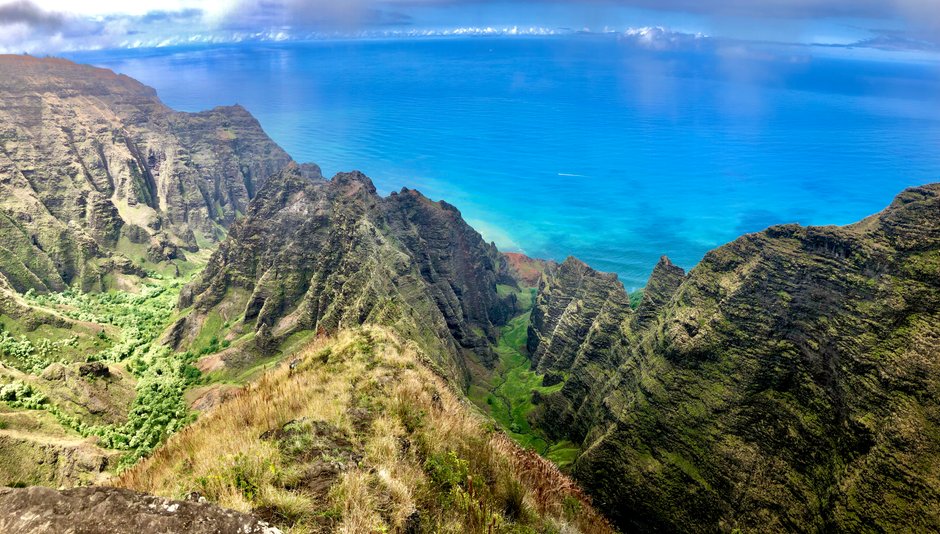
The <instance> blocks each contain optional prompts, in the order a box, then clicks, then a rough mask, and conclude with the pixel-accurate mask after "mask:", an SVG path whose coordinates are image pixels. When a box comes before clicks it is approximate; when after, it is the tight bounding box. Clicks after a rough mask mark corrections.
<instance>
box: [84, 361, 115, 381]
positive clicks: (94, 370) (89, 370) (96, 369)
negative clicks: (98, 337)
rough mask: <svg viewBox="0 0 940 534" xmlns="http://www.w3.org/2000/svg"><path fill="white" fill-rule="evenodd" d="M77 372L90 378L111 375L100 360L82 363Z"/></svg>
mask: <svg viewBox="0 0 940 534" xmlns="http://www.w3.org/2000/svg"><path fill="white" fill-rule="evenodd" d="M78 374H79V375H81V376H85V377H91V378H103V377H106V376H110V375H111V371H109V370H108V366H107V365H105V364H103V363H101V362H89V363H83V364H82V365H81V366H80V367H79V368H78Z"/></svg>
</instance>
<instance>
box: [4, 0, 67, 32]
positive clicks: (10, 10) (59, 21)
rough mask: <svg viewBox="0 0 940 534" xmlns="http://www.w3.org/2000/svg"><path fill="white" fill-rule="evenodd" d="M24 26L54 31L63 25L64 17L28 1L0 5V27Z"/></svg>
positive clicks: (22, 0) (21, 0) (18, 0)
mask: <svg viewBox="0 0 940 534" xmlns="http://www.w3.org/2000/svg"><path fill="white" fill-rule="evenodd" d="M14 24H19V25H25V26H28V27H30V28H39V29H44V30H55V29H58V28H61V27H62V26H63V25H64V24H65V15H63V14H61V13H52V12H49V11H44V10H42V9H40V8H39V6H37V5H36V4H34V3H32V2H30V1H29V0H17V1H14V2H10V3H8V4H0V26H7V25H14Z"/></svg>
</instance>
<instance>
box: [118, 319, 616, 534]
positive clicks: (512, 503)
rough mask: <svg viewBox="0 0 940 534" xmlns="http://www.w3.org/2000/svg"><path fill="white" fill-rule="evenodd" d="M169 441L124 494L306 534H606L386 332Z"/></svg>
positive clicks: (351, 336) (546, 469)
mask: <svg viewBox="0 0 940 534" xmlns="http://www.w3.org/2000/svg"><path fill="white" fill-rule="evenodd" d="M300 358H301V360H302V363H301V364H300V365H299V366H297V368H296V369H294V370H293V371H291V370H289V369H288V368H287V366H286V365H282V366H280V367H278V368H276V369H274V370H271V371H269V372H268V373H266V374H265V375H263V376H262V377H261V378H260V379H259V380H258V381H257V382H256V383H254V384H251V385H248V386H245V387H244V388H243V389H242V390H240V391H239V392H238V393H236V394H235V395H234V396H233V397H232V398H230V399H228V400H227V401H225V402H223V403H222V404H221V405H220V406H218V407H217V408H215V409H213V410H212V411H210V412H209V413H208V414H206V415H204V416H203V417H202V418H201V419H200V420H199V421H197V422H196V423H195V424H193V425H191V426H190V427H189V428H187V429H185V430H183V431H181V432H179V433H178V434H176V435H174V436H173V437H171V438H170V439H169V440H168V441H167V443H166V444H165V445H164V446H162V447H161V448H159V449H158V450H157V451H156V452H155V453H154V454H153V455H152V456H151V457H150V458H148V459H146V460H144V461H143V462H141V463H140V464H138V465H137V466H135V467H134V468H132V469H130V470H128V471H126V472H124V473H123V474H122V475H121V476H120V477H119V478H117V479H116V480H114V481H113V484H115V485H117V486H120V487H126V488H131V489H135V490H138V491H145V492H149V493H154V494H157V495H163V496H167V497H174V498H181V497H184V496H185V495H187V494H189V493H190V492H193V491H197V492H199V493H200V494H201V495H203V496H205V497H206V498H207V499H209V500H211V501H214V502H217V503H219V504H221V505H222V506H226V507H229V508H234V509H236V510H241V511H245V512H251V513H255V514H257V515H259V516H261V517H263V518H265V519H267V520H269V521H271V522H273V523H274V524H276V525H278V526H280V527H281V528H283V529H285V530H289V531H291V532H297V533H301V532H303V533H307V532H346V533H366V532H406V531H409V529H413V528H420V529H421V531H422V532H481V533H488V534H489V533H495V532H589V533H595V532H609V531H611V529H610V527H609V526H608V524H607V523H606V521H604V520H603V518H602V517H601V516H600V515H599V514H598V513H597V512H595V511H594V509H593V508H591V506H590V504H589V503H588V501H587V499H586V498H585V497H584V495H583V494H582V492H581V491H580V490H579V489H578V488H577V487H576V486H575V485H574V484H573V483H572V482H571V481H570V480H569V479H568V478H567V477H565V476H564V475H563V474H562V473H561V472H560V471H558V469H557V468H555V466H554V465H553V464H552V463H551V462H549V461H548V460H545V459H544V458H541V457H540V456H538V455H536V454H534V453H531V452H528V451H524V450H522V449H520V448H519V447H518V446H516V445H515V444H514V443H513V442H512V441H511V440H509V439H508V438H507V437H506V436H505V435H504V434H502V433H500V432H497V431H495V430H493V426H492V424H490V423H488V421H487V420H486V419H485V418H484V417H483V416H482V415H480V414H479V413H478V412H476V411H474V409H473V408H471V405H470V404H469V403H467V402H466V401H465V400H463V398H462V396H461V395H459V394H457V393H455V392H454V391H452V390H451V389H450V387H449V385H448V384H447V383H446V382H445V381H444V380H442V379H441V378H440V377H438V376H437V375H435V374H434V373H433V372H432V371H431V370H430V369H429V368H428V367H426V366H425V364H424V363H422V362H426V361H427V359H426V358H425V357H424V356H423V355H422V354H421V353H420V352H419V351H418V350H417V349H416V348H415V347H414V346H413V345H412V344H408V343H403V342H401V341H400V340H399V339H398V338H397V337H396V336H395V335H394V334H393V333H391V332H390V331H388V330H385V329H381V328H377V327H364V328H361V329H356V330H350V331H345V332H342V333H340V334H338V335H337V337H335V338H330V339H319V340H317V341H315V342H313V343H312V344H311V345H309V346H308V347H307V348H306V349H304V350H303V351H302V352H301V356H300Z"/></svg>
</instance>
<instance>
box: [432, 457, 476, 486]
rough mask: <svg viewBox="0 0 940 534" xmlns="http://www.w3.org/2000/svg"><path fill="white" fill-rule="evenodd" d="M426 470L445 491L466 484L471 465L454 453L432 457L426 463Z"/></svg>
mask: <svg viewBox="0 0 940 534" xmlns="http://www.w3.org/2000/svg"><path fill="white" fill-rule="evenodd" d="M424 470H425V471H426V472H427V473H428V476H429V477H430V478H431V480H432V481H433V482H434V483H435V484H437V485H438V486H440V487H441V488H442V489H445V490H450V489H452V488H456V487H458V486H460V485H461V484H464V483H466V481H467V476H468V475H469V474H470V466H469V463H468V462H467V461H466V460H461V459H460V458H459V457H458V456H457V453H456V452H454V451H448V452H446V453H437V454H432V455H430V456H429V457H428V459H427V460H425V462H424Z"/></svg>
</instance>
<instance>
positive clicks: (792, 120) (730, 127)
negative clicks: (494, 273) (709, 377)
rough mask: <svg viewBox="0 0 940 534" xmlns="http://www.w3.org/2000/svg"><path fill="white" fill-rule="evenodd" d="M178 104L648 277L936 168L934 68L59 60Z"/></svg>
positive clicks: (793, 56)
mask: <svg viewBox="0 0 940 534" xmlns="http://www.w3.org/2000/svg"><path fill="white" fill-rule="evenodd" d="M72 57H73V59H76V60H78V61H82V62H88V63H94V64H97V65H101V66H105V67H108V68H111V69H114V70H115V71H118V72H122V73H125V74H128V75H130V76H133V77H134V78H137V79H139V80H141V81H143V82H144V83H146V84H148V85H151V86H153V87H155V88H156V89H157V91H158V92H159V94H160V96H161V98H162V99H163V100H164V101H165V102H166V103H167V104H168V105H170V106H172V107H174V108H177V109H181V110H187V111H196V110H201V109H206V108H210V107H213V106H215V105H220V104H234V103H239V104H242V105H243V106H245V107H246V108H248V110H249V111H251V112H252V113H253V114H254V115H255V116H256V117H258V119H259V120H260V121H261V124H262V125H263V126H264V128H265V130H266V131H267V132H268V133H269V134H270V135H271V137H273V138H274V140H275V141H277V142H278V143H279V144H280V145H281V146H283V147H284V148H285V149H286V150H287V151H288V152H289V153H290V154H291V155H292V156H293V157H294V158H295V159H297V160H299V161H314V162H316V163H318V164H320V165H321V166H322V168H323V170H324V173H325V174H327V173H330V174H331V173H335V172H337V171H341V170H350V169H359V170H362V171H363V172H365V173H366V174H368V175H369V176H370V177H372V179H373V180H374V181H375V183H376V185H377V187H378V188H379V189H380V190H381V191H384V192H389V191H392V190H397V189H399V188H401V187H403V186H407V187H411V188H417V189H419V190H421V191H422V192H424V193H425V194H427V195H428V196H430V197H432V198H435V199H446V200H448V201H449V202H451V203H453V204H455V205H457V206H458V207H459V208H460V209H461V211H462V212H463V214H464V216H465V218H466V219H467V220H468V221H470V223H471V224H473V225H474V227H476V228H477V229H478V230H479V231H480V232H481V233H482V234H483V235H484V236H485V237H486V238H487V239H490V240H493V241H495V242H496V243H497V244H498V245H499V246H500V247H501V248H503V249H504V250H519V251H524V252H526V253H528V254H530V255H533V256H537V257H544V258H554V259H559V260H560V259H564V258H565V257H566V256H567V255H575V256H578V257H580V258H581V259H583V260H585V261H587V262H588V263H589V264H591V265H592V266H594V267H595V268H598V269H601V270H606V271H613V272H617V273H619V275H620V277H621V279H622V280H623V282H624V285H626V286H627V287H628V288H637V287H642V286H643V285H644V284H645V280H646V278H647V276H648V275H649V272H650V270H651V269H652V266H653V265H654V264H655V262H656V261H657V259H658V258H659V256H660V255H663V254H666V255H668V256H670V257H671V258H672V259H673V261H675V262H676V263H678V264H679V265H682V266H683V267H687V268H688V267H692V266H694V265H695V263H696V262H698V261H699V260H700V259H701V257H702V256H703V254H704V253H705V252H707V251H708V250H709V249H711V248H713V247H715V246H717V245H720V244H722V243H725V242H727V241H729V240H731V239H733V238H735V237H736V236H738V235H740V234H741V233H744V232H751V231H757V230H760V229H763V228H764V227H766V226H768V225H771V224H777V223H786V222H799V223H803V224H845V223H850V222H853V221H855V220H858V219H860V218H862V217H864V216H866V215H869V214H871V213H874V212H876V211H878V210H880V209H881V208H882V207H884V206H885V205H886V204H887V203H888V202H890V200H891V198H892V197H893V196H894V195H895V194H896V193H897V192H899V191H900V190H901V189H903V188H904V187H907V186H911V185H917V184H922V183H926V182H931V181H938V180H940V62H938V61H937V60H936V59H931V58H930V57H926V58H924V57H913V56H910V55H906V56H905V55H901V54H898V53H894V54H892V53H877V52H874V51H859V50H849V49H835V48H822V47H815V48H810V47H797V46H792V47H784V46H770V45H744V44H740V43H718V42H714V43H712V42H704V43H697V44H693V45H688V46H686V47H685V49H681V50H659V51H655V50H649V49H646V48H643V47H640V46H638V45H637V44H636V43H635V42H627V41H623V40H619V39H615V38H612V37H598V36H582V35H572V36H565V37H552V38H463V39H416V40H404V39H402V40H384V41H379V40H375V41H333V42H315V43H301V44H298V43H292V44H283V45H266V44H253V45H243V46H222V47H211V48H209V47H202V48H189V49H185V48H167V49H156V50H122V51H106V52H94V53H82V54H73V56H72Z"/></svg>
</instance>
